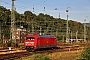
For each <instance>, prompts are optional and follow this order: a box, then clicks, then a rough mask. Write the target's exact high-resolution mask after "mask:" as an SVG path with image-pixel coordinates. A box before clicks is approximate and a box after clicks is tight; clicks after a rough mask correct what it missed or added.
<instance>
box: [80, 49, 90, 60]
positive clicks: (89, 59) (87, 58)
mask: <svg viewBox="0 0 90 60" xmlns="http://www.w3.org/2000/svg"><path fill="white" fill-rule="evenodd" d="M80 59H81V60H90V47H87V48H86V49H85V50H83V51H82V53H81V57H80ZM80 59H79V60H80Z"/></svg>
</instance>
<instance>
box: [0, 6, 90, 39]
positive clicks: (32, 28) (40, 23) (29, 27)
mask: <svg viewBox="0 0 90 60" xmlns="http://www.w3.org/2000/svg"><path fill="white" fill-rule="evenodd" d="M66 22H67V21H66V20H65V19H62V18H54V17H53V16H50V15H48V14H44V13H40V14H39V15H36V14H34V13H32V12H31V11H25V12H24V14H20V13H18V12H17V11H15V26H16V28H20V27H21V26H23V29H26V31H27V33H38V34H39V33H42V34H53V35H56V36H57V39H58V40H65V38H66V26H67V24H66ZM68 23H69V37H70V38H73V39H75V38H76V32H77V31H78V38H79V39H83V38H84V25H83V24H82V23H80V22H76V21H73V20H69V22H68ZM10 29H11V11H10V9H6V8H5V7H3V6H0V35H1V38H2V37H3V36H5V37H6V38H7V39H10ZM86 29H87V35H86V37H87V39H88V40H90V32H89V31H90V27H88V26H87V27H86Z"/></svg>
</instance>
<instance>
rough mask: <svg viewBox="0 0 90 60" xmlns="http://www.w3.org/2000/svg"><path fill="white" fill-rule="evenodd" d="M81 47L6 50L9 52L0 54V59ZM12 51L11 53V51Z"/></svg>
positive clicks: (72, 49) (13, 59) (76, 49)
mask: <svg viewBox="0 0 90 60" xmlns="http://www.w3.org/2000/svg"><path fill="white" fill-rule="evenodd" d="M82 49H83V48H81V47H66V48H61V47H59V48H55V49H41V50H37V51H34V52H28V51H25V50H21V51H18V52H13V51H8V52H11V53H6V52H5V53H6V54H0V60H15V59H20V58H21V57H25V56H30V55H33V54H38V53H39V54H50V53H55V52H66V51H78V50H82ZM12 52H13V53H12Z"/></svg>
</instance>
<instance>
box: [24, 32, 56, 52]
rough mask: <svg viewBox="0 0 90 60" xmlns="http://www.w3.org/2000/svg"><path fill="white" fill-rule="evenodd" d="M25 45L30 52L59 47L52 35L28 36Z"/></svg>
mask: <svg viewBox="0 0 90 60" xmlns="http://www.w3.org/2000/svg"><path fill="white" fill-rule="evenodd" d="M24 45H25V48H26V49H27V50H28V51H33V50H36V49H41V48H54V47H56V46H57V41H56V37H55V36H52V35H39V34H28V35H27V36H26V40H25V41H24Z"/></svg>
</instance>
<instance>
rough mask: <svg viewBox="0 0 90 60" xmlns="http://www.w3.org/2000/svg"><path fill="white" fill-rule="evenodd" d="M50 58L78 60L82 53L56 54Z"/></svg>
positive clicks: (55, 59)
mask: <svg viewBox="0 0 90 60" xmlns="http://www.w3.org/2000/svg"><path fill="white" fill-rule="evenodd" d="M48 56H49V57H50V58H51V60H76V59H77V58H78V57H79V56H80V51H78V52H77V51H71V52H56V53H53V54H49V55H48Z"/></svg>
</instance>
